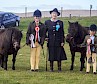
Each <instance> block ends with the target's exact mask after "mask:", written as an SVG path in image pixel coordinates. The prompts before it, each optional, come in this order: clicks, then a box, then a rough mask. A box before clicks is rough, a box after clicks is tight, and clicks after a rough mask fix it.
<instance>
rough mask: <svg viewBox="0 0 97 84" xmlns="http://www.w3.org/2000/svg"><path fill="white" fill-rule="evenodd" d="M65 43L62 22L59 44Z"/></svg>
mask: <svg viewBox="0 0 97 84" xmlns="http://www.w3.org/2000/svg"><path fill="white" fill-rule="evenodd" d="M64 43H65V36H64V24H63V22H62V24H61V46H64Z"/></svg>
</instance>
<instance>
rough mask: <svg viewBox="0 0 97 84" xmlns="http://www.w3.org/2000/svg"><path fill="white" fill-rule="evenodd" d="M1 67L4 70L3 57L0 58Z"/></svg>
mask: <svg viewBox="0 0 97 84" xmlns="http://www.w3.org/2000/svg"><path fill="white" fill-rule="evenodd" d="M1 67H2V68H4V56H2V57H1Z"/></svg>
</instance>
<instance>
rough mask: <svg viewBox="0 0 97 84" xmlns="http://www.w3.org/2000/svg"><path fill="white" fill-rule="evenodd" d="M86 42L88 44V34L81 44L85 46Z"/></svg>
mask: <svg viewBox="0 0 97 84" xmlns="http://www.w3.org/2000/svg"><path fill="white" fill-rule="evenodd" d="M86 44H87V36H86V37H85V39H84V41H83V43H82V44H81V45H80V46H81V47H84V46H86Z"/></svg>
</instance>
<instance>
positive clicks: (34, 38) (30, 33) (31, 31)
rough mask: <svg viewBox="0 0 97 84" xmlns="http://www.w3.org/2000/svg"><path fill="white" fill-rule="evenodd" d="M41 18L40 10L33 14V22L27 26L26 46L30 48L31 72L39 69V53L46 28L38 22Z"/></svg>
mask: <svg viewBox="0 0 97 84" xmlns="http://www.w3.org/2000/svg"><path fill="white" fill-rule="evenodd" d="M41 16H42V14H41V11H40V10H36V11H35V12H34V13H33V17H34V21H33V22H31V23H30V24H29V26H28V30H27V34H26V44H27V45H30V47H31V58H30V64H31V71H38V69H39V58H40V51H41V47H43V44H44V40H45V35H46V26H45V25H44V24H43V23H41V22H40V19H41Z"/></svg>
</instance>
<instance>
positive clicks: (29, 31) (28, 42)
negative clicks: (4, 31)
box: [26, 23, 31, 45]
mask: <svg viewBox="0 0 97 84" xmlns="http://www.w3.org/2000/svg"><path fill="white" fill-rule="evenodd" d="M30 34H31V23H30V24H29V26H28V30H27V33H26V44H27V45H29V44H30V40H29V37H30Z"/></svg>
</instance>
